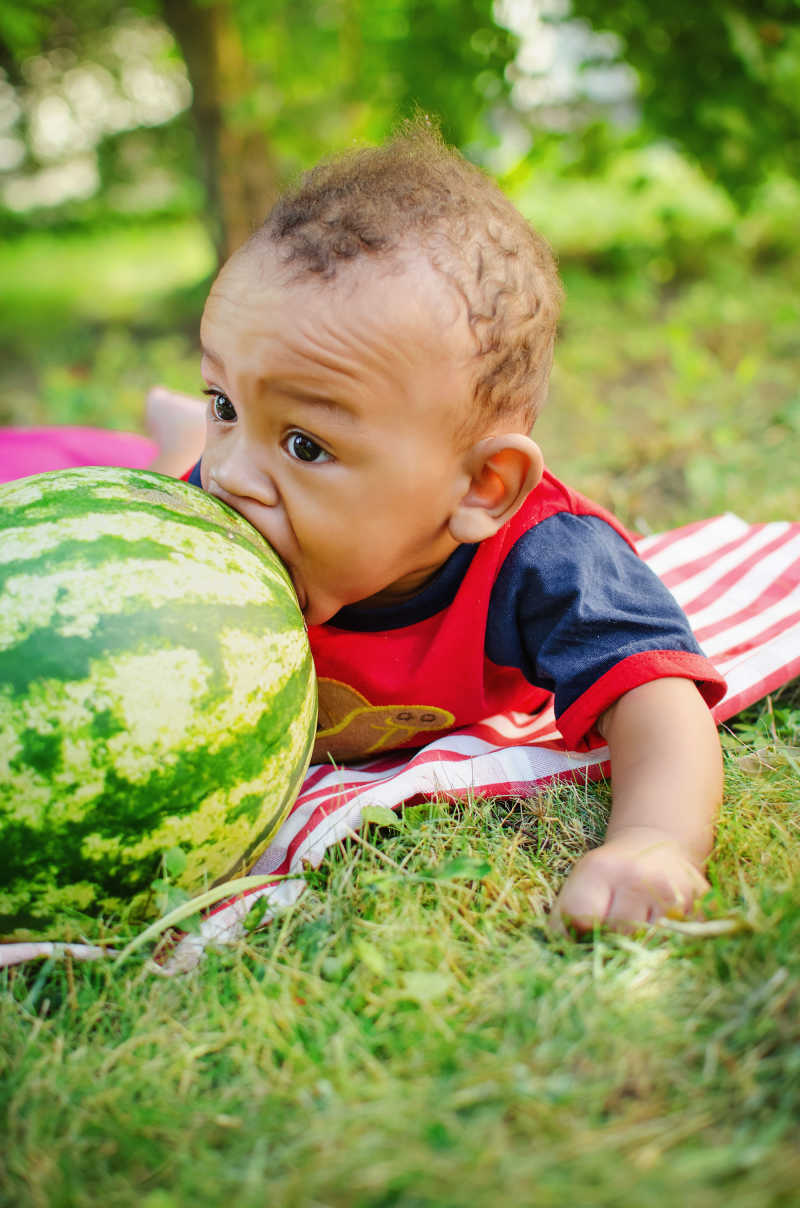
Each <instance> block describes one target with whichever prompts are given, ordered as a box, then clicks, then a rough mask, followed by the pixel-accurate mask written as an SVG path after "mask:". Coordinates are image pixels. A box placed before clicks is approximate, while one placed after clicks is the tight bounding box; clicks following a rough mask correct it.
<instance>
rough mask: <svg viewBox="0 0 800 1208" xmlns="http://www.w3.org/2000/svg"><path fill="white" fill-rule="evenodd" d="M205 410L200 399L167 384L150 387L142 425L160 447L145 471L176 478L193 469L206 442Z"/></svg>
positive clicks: (203, 403)
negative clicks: (143, 424) (169, 387)
mask: <svg viewBox="0 0 800 1208" xmlns="http://www.w3.org/2000/svg"><path fill="white" fill-rule="evenodd" d="M205 410H206V405H205V402H204V400H203V399H201V398H194V397H193V396H192V395H191V394H180V393H179V392H178V391H177V390H168V389H167V388H166V386H153V387H152V388H151V389H150V390H149V391H148V392H147V399H146V402H145V428H146V430H147V435H148V436H151V437H152V438H153V440H154V441H156V442H157V444H158V448H159V452H158V455H157V456H156V458H155V460H154V461H153V462H151V464H150V465H149V466H148V467H147V468H148V470H156V471H157V472H158V473H159V474H169V475H171V476H172V477H173V478H179V477H180V476H181V475H182V474H185V473H186V471H187V470H190V469H191V468H192V466H193V465H194V464H195V462H196V461H197V460H198V458H199V457H200V455H201V453H202V452H203V447H204V445H205V441H206V420H205Z"/></svg>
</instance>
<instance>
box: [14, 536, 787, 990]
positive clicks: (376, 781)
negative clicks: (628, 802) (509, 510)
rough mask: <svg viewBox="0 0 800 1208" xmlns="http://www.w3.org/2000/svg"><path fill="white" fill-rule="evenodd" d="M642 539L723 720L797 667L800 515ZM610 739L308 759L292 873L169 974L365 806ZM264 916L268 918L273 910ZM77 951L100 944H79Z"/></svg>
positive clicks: (511, 772) (500, 742)
mask: <svg viewBox="0 0 800 1208" xmlns="http://www.w3.org/2000/svg"><path fill="white" fill-rule="evenodd" d="M637 548H638V549H639V552H640V553H641V555H642V557H643V558H645V560H646V561H647V562H648V563H649V564H650V566H651V567H652V568H653V570H654V571H655V572H656V573H657V574H658V575H659V576H660V578H661V579H662V580H663V581H664V583H665V584H666V585H667V587H669V588H670V590H671V591H672V592H673V594H674V595H675V596H676V598H677V600H678V602H679V603H680V604H681V606H682V607H683V609H684V610H685V612H686V613H687V615H688V617H689V620H690V621H691V624H692V627H693V629H694V632H695V634H696V636H697V639H698V641H699V642H700V644H701V646H702V647H703V649H704V651H705V653H706V654H707V655H708V656H709V658H711V660H712V661H713V662H714V663H715V664H716V666H717V667H718V668H719V670H720V671H721V672H722V674H723V675H724V676H725V678H726V680H727V682H728V691H727V694H726V696H725V697H724V698H723V700H721V701H720V703H719V704H718V705H717V706H716V707H715V709H714V717H715V719H716V721H717V722H722V721H725V720H727V719H728V718H730V717H732V716H733V715H734V714H735V713H738V712H739V711H740V710H741V709H744V708H745V707H746V706H747V705H749V704H752V703H753V702H754V701H757V700H759V699H761V698H762V697H764V696H766V695H768V693H770V692H773V691H774V690H775V689H776V688H778V687H780V686H781V685H782V684H785V683H786V682H787V681H788V680H790V679H792V678H793V677H794V676H796V675H798V674H799V673H800V524H789V523H782V522H775V523H771V524H747V523H745V522H744V521H743V520H740V519H739V518H738V517H737V516H734V515H731V514H727V515H724V516H717V517H714V518H713V519H711V520H701V521H698V522H696V523H695V524H690V525H687V526H685V527H684V528H679V529H674V530H672V531H670V532H667V533H662V534H660V535H658V536H654V537H645V538H643V539H642V540H640V541H639V542H638V545H637ZM607 756H608V751H607V749H606V748H605V747H602V748H598V749H597V750H594V751H591V752H588V753H585V752H584V753H582V754H577V753H574V752H570V751H568V750H566V749H565V747H564V743H563V740H562V739H561V738H560V735H559V733H558V731H557V730H556V727H555V719H554V716H553V712H552V708H550V709H547V710H545V711H543V712H541V713H539V714H537V715H536V716H534V717H530V716H527V715H523V714H518V713H508V714H498V715H496V716H495V717H489V718H487V719H486V720H485V721H483V722H481V723H480V724H479V725H475V726H471V727H469V728H468V729H464V730H459V731H457V732H454V733H453V734H451V735H448V736H447V737H446V738H442V739H439V740H438V741H436V742H434V743H431V744H430V745H429V746H427V747H424V748H423V749H422V750H420V751H418V752H416V753H415V754H412V755H411V756H410V757H409V754H408V752H400V753H395V754H394V755H388V756H383V757H381V758H378V759H373V760H370V761H369V762H366V763H362V764H359V765H358V766H357V767H343V768H334V767H327V766H314V767H311V768H310V769H309V771H308V774H307V776H306V779H305V782H304V784H303V788H302V790H301V792H300V795H299V797H298V798H297V801H296V803H295V805H294V808H293V809H292V812H291V813H290V815H289V817H288V818H287V819H286V821H285V822H284V824H283V826H282V827H281V829H280V830H279V832H278V834H277V835H276V837H275V839H274V841H273V843H272V844H271V846H270V847H269V848H268V849H267V851H266V852H264V854H263V855H262V856H261V858H260V859H259V860H258V861H257V863H256V865H255V866H254V868H253V870H252V871H253V872H254V873H263V874H271V875H274V876H280V877H284V878H288V879H283V880H279V881H276V882H274V883H273V884H271V885H270V884H266V885H262V886H260V887H258V888H256V889H251V890H249V891H248V892H246V893H243V894H242V895H240V896H239V897H238V898H236V899H234V900H230V901H227V902H223V903H221V904H219V905H218V906H216V907H215V908H214V909H213V910H211V911H209V912H208V913H207V914H206V916H205V917H204V919H203V921H202V922H201V924H200V928H199V930H198V931H197V932H195V933H192V934H191V935H187V936H185V937H184V938H183V939H182V940H180V942H179V943H178V944H177V946H176V947H175V948H174V950H173V952H172V955H171V957H170V959H169V961H168V962H167V964H166V966H164V968H163V971H164V972H177V971H180V970H183V969H187V968H190V967H192V966H193V965H194V964H196V963H197V961H198V960H199V958H200V956H201V954H202V951H203V949H204V948H205V946H206V945H208V944H209V943H216V944H219V943H225V942H230V941H231V940H233V939H235V938H236V937H238V936H239V935H241V934H242V921H243V919H244V917H245V916H246V915H247V913H248V911H249V910H250V909H251V908H252V906H253V905H254V903H255V902H256V901H257V900H258V899H259V898H261V897H266V898H267V901H268V906H269V910H270V912H271V911H273V910H274V909H276V908H279V907H282V906H287V905H290V904H291V903H292V902H294V901H296V900H297V898H298V897H299V895H300V894H301V893H302V891H303V888H304V886H305V882H304V880H303V879H301V878H300V877H297V878H294V877H292V876H291V874H293V873H296V872H297V873H299V872H300V871H301V870H302V868H303V866H304V864H310V865H312V866H314V867H316V866H317V865H319V863H320V862H321V860H322V858H323V856H324V854H325V852H326V851H327V849H328V848H329V847H330V846H331V845H332V844H335V843H339V842H341V841H342V840H343V839H344V838H345V837H346V836H347V835H348V834H350V833H352V832H353V831H357V830H358V829H359V827H360V825H361V816H362V810H364V808H365V807H368V806H376V805H378V806H384V807H388V808H390V809H396V808H398V807H399V806H401V805H403V804H407V803H409V802H412V801H419V800H420V799H426V798H441V797H446V798H452V799H456V798H459V797H463V796H465V795H468V794H473V795H475V796H481V797H515V796H525V795H529V794H530V793H531V792H532V791H534V786H535V785H536V784H537V783H541V782H542V781H546V780H550V779H553V778H554V777H563V776H570V777H573V776H575V775H576V774H577V775H579V776H581V777H585V776H589V777H591V776H597V775H599V774H600V773H601V772H603V771H605V770H606V769H605V766H604V765H605V761H606V759H607ZM265 917H266V916H265ZM63 947H64V946H63V945H57V944H52V943H39V944H9V945H0V965H2V964H11V963H16V962H17V961H20V960H27V959H31V958H33V957H41V956H47V955H52V954H54V953H56V952H58V951H61V950H63ZM70 950H71V952H72V954H73V955H74V956H75V957H87V958H90V957H94V956H98V955H101V953H100V950H99V949H96V948H91V947H89V946H85V947H82V946H80V945H78V946H76V945H71V946H70Z"/></svg>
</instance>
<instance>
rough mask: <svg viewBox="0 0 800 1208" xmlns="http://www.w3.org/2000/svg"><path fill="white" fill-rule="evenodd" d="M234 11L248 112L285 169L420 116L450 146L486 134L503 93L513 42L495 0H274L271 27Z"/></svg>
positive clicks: (256, 10)
mask: <svg viewBox="0 0 800 1208" xmlns="http://www.w3.org/2000/svg"><path fill="white" fill-rule="evenodd" d="M236 12H237V16H238V18H239V25H240V28H241V30H242V34H243V39H244V44H245V47H246V50H247V54H248V60H249V62H250V64H251V68H252V71H253V75H254V88H253V89H252V90H251V94H250V96H249V97H248V101H247V104H248V106H250V107H251V109H252V110H253V111H255V112H258V114H259V116H260V118H261V120H262V121H264V122H265V123H266V125H267V128H268V129H269V131H270V137H271V139H272V141H273V142H274V143H275V145H276V146H277V147H278V148H279V150H280V151H281V154H282V155H283V156H284V158H285V161H286V165H287V168H289V170H296V169H297V168H298V167H301V166H302V167H305V166H307V165H308V164H309V163H311V162H313V161H314V160H316V159H317V158H319V156H320V155H322V154H324V153H326V152H329V151H330V150H332V149H334V148H336V147H337V146H344V145H347V144H348V143H349V142H351V141H352V139H353V138H367V139H379V138H380V137H382V136H383V135H384V134H385V133H386V132H387V130H388V129H389V128H390V127H391V126H392V125H394V124H395V123H396V122H397V121H398V120H399V119H400V118H401V117H407V116H410V115H411V114H412V113H413V112H414V111H415V109H416V108H420V109H422V110H423V111H424V112H426V113H432V114H435V115H438V116H439V117H440V118H441V121H442V129H443V133H444V135H445V137H446V138H447V139H448V141H450V142H453V143H455V144H456V145H463V144H464V143H466V142H468V141H469V140H470V139H474V138H476V137H477V136H478V134H479V133H480V134H482V135H483V137H484V138H485V137H486V135H487V133H488V131H487V128H486V126H485V125H482V124H481V117H482V115H484V114H485V112H486V110H487V107H488V105H489V104H494V103H497V102H498V101H499V100H500V99H501V98H502V97H504V96H506V95H507V93H508V84H507V82H506V80H505V76H504V68H505V66H506V64H507V63H508V62H509V60H510V59H511V58H512V57H513V54H514V51H515V48H516V39H515V38H514V36H513V35H512V34H511V33H510V32H509V31H508V30H506V29H504V28H502V27H501V26H499V25H498V24H497V22H496V20H495V18H494V15H493V5H492V3H491V0H429V2H426V3H422V2H421V0H383V2H382V3H379V4H366V3H362V2H361V0H333V2H330V0H302V3H297V2H296V0H281V2H279V3H278V4H275V5H272V6H271V12H270V16H269V19H265V13H264V6H263V5H262V4H259V3H256V2H255V0H239V3H238V4H237V6H236Z"/></svg>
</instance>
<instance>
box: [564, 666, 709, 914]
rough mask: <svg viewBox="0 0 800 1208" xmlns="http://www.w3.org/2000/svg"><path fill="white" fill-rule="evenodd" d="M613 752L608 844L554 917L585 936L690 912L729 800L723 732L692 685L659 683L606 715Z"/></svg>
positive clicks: (578, 872) (577, 870)
mask: <svg viewBox="0 0 800 1208" xmlns="http://www.w3.org/2000/svg"><path fill="white" fill-rule="evenodd" d="M598 728H599V729H600V731H601V733H602V734H603V736H604V737H605V738H606V740H607V742H608V746H609V751H610V754H611V781H612V797H613V805H612V807H611V817H610V819H609V823H608V830H607V832H606V838H605V842H604V843H603V845H602V846H601V847H598V848H596V849H595V850H594V851H591V852H589V853H588V854H587V855H585V856H584V857H583V858H582V859H581V860H579V861H578V863H577V864H576V865H575V867H574V868H573V869H572V871H571V872H570V874H569V876H568V877H567V880H566V881H565V883H564V886H563V888H562V890H561V893H560V894H559V897H558V900H557V902H556V905H555V915H556V917H557V918H560V919H562V920H564V921H566V922H568V923H569V924H570V925H571V926H572V927H574V928H576V929H577V930H578V931H586V930H588V929H590V928H591V927H592V926H594V925H595V924H597V923H607V924H610V925H611V926H615V927H618V928H619V927H622V928H625V927H630V926H636V925H637V924H644V923H647V922H650V921H652V920H654V919H656V918H658V917H659V916H661V915H664V914H666V913H667V912H676V911H677V912H679V913H681V914H682V913H685V912H686V911H688V910H690V909H691V907H692V904H693V902H694V901H695V900H696V898H697V897H699V896H700V895H702V894H703V893H704V892H705V890H706V889H707V888H708V883H707V881H706V879H705V877H704V876H703V871H702V870H703V867H704V865H705V861H706V857H707V856H708V853H709V851H710V850H711V845H712V841H713V834H714V823H715V820H716V816H717V812H718V810H719V806H720V801H721V798H722V756H721V752H720V745H719V738H718V736H717V730H716V726H715V725H714V721H713V719H712V717H711V714H710V713H709V711H708V707H707V706H706V704H705V702H704V701H703V699H702V697H701V696H700V693H699V692H698V690H697V688H696V687H695V685H694V683H693V682H692V681H691V680H686V679H678V678H674V679H673V678H670V679H659V680H653V681H652V682H651V683H647V684H642V685H641V686H640V687H638V688H634V689H632V690H631V691H630V692H626V693H625V694H624V695H623V696H621V697H620V698H619V700H617V701H616V702H615V704H613V705H612V706H611V708H610V709H608V710H607V711H606V712H605V713H604V714H603V716H602V718H601V719H600V722H599V725H598Z"/></svg>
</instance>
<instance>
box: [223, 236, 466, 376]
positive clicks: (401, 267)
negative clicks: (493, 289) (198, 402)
mask: <svg viewBox="0 0 800 1208" xmlns="http://www.w3.org/2000/svg"><path fill="white" fill-rule="evenodd" d="M253 291H256V292H257V293H263V296H264V300H265V302H266V301H267V300H269V304H270V305H275V306H288V307H293V306H298V305H299V306H300V307H302V306H303V304H304V302H309V303H311V304H312V305H313V309H314V312H315V313H317V314H320V315H322V314H324V315H325V319H326V322H329V323H330V324H331V326H336V325H337V321H338V322H344V321H346V320H347V319H348V318H350V317H351V316H352V314H353V312H354V311H355V312H359V311H364V312H365V313H366V315H367V316H368V317H369V319H370V321H371V322H374V323H375V324H381V323H384V324H385V325H386V326H387V327H392V326H396V327H397V328H398V329H402V330H406V329H408V330H412V329H414V328H417V327H421V328H422V329H423V330H424V331H425V333H426V334H430V333H432V332H435V333H436V337H437V338H439V339H441V340H442V341H443V342H444V343H446V344H447V345H450V346H453V345H454V344H455V345H458V346H459V348H460V351H461V353H462V354H465V355H472V354H473V353H474V351H475V340H474V336H473V334H472V331H471V328H470V324H469V316H468V310H467V305H466V301H465V298H464V295H463V292H462V291H460V290H459V289H458V287H457V285H456V284H455V283H454V281H453V280H452V278H451V277H450V276H449V275H448V273H447V272H446V270H445V271H443V269H442V267H441V266H440V265H439V264H438V263H437V259H436V256H435V254H433V253H430V252H428V251H426V250H424V249H422V248H419V247H415V246H400V247H398V248H397V249H395V250H393V251H392V252H390V253H384V254H381V255H378V256H359V257H357V258H355V259H353V260H350V261H345V262H343V263H341V264H339V265H338V266H337V269H336V271H335V273H316V272H313V271H312V270H310V269H309V268H308V267H307V266H306V265H304V264H297V263H295V262H294V261H293V260H292V259H291V257H288V256H287V255H286V254H285V252H284V251H283V249H282V248H280V247H276V246H275V245H274V244H272V243H270V242H269V241H267V240H259V241H257V242H256V241H253V240H251V241H250V243H249V244H245V246H244V247H243V248H241V249H240V250H239V251H238V252H237V253H235V254H234V255H233V256H232V257H231V259H230V260H229V261H228V262H227V264H226V265H225V266H224V267H223V269H222V271H221V272H220V274H219V276H218V278H217V280H216V282H215V283H214V286H213V287H212V298H213V296H214V295H215V294H217V295H222V296H225V297H227V298H231V299H233V298H235V297H237V296H239V297H242V298H243V297H251V296H252V292H253Z"/></svg>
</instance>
